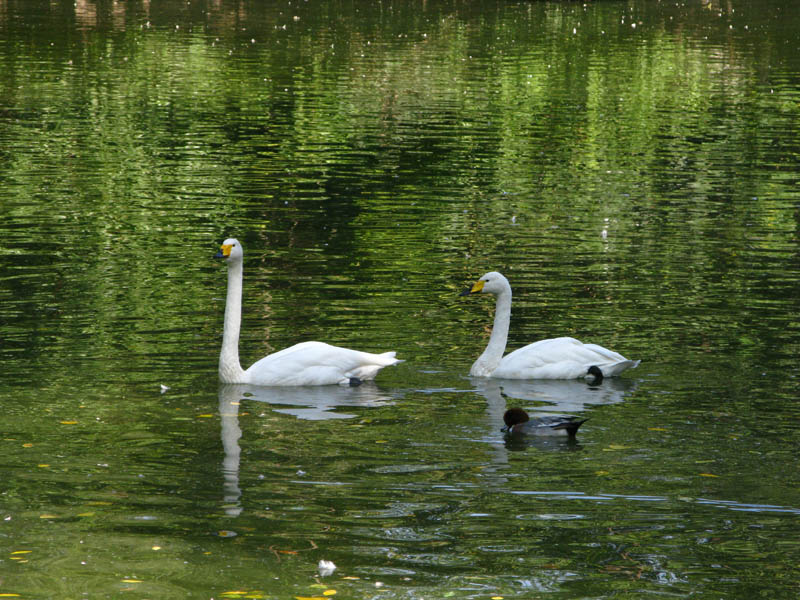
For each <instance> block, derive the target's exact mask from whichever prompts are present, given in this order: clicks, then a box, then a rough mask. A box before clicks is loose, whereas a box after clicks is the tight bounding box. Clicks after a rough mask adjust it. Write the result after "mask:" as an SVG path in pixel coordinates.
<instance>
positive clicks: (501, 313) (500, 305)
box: [470, 287, 511, 377]
mask: <svg viewBox="0 0 800 600" xmlns="http://www.w3.org/2000/svg"><path fill="white" fill-rule="evenodd" d="M510 322H511V287H508V288H507V289H504V290H503V291H502V292H500V293H499V294H498V295H497V304H496V306H495V309H494V325H492V335H491V336H490V337H489V343H488V344H487V346H486V350H484V351H483V354H481V355H480V356H479V357H478V360H476V361H475V364H473V365H472V369H470V374H471V375H477V376H479V377H487V376H489V375H491V374H492V372H493V371H494V370H495V369H496V368H497V367H498V366H499V365H500V361H501V360H502V358H503V352H505V350H506V342H507V341H508V327H509V323H510Z"/></svg>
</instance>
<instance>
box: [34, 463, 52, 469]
mask: <svg viewBox="0 0 800 600" xmlns="http://www.w3.org/2000/svg"><path fill="white" fill-rule="evenodd" d="M36 466H37V467H39V468H40V469H46V468H47V467H49V466H50V465H48V464H47V463H41V464H38V465H36Z"/></svg>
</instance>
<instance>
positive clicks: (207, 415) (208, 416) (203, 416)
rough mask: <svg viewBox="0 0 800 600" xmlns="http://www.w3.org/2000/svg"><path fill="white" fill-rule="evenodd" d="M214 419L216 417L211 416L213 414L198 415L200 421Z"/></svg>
mask: <svg viewBox="0 0 800 600" xmlns="http://www.w3.org/2000/svg"><path fill="white" fill-rule="evenodd" d="M213 417H214V415H211V414H205V415H197V418H198V419H212V418H213Z"/></svg>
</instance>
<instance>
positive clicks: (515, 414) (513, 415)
mask: <svg viewBox="0 0 800 600" xmlns="http://www.w3.org/2000/svg"><path fill="white" fill-rule="evenodd" d="M530 420H531V418H530V417H529V416H528V413H526V412H525V411H524V410H522V409H521V408H509V409H508V410H507V411H506V412H505V414H503V422H504V423H505V424H506V426H505V427H503V428H502V429H501V430H500V431H507V432H511V431H513V430H514V425H519V424H520V423H527V422H528V421H530Z"/></svg>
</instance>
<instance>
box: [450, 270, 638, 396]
mask: <svg viewBox="0 0 800 600" xmlns="http://www.w3.org/2000/svg"><path fill="white" fill-rule="evenodd" d="M476 293H489V294H493V295H494V296H495V297H496V298H497V305H496V307H495V316H494V325H493V326H492V334H491V336H490V337H489V344H488V345H487V346H486V350H484V351H483V354H481V355H480V357H478V360H476V361H475V363H474V364H473V365H472V368H471V369H470V375H473V376H475V377H498V378H503V379H575V378H578V377H586V376H587V375H589V376H591V373H590V371H589V370H590V369H591V368H592V367H597V369H599V370H600V373H601V377H600V378H599V380H600V381H602V378H603V377H613V376H616V375H619V374H620V373H622V372H623V371H625V370H626V369H630V368H634V367H636V366H637V365H638V364H639V361H638V360H628V359H626V358H625V357H624V356H622V355H621V354H619V353H618V352H614V351H613V350H609V349H608V348H604V347H603V346H598V345H597V344H584V343H583V342H581V341H579V340H576V339H575V338H571V337H558V338H551V339H545V340H539V341H538V342H534V343H532V344H528V345H527V346H524V347H522V348H519V349H517V350H514V351H513V352H511V353H509V354H507V355H505V356H503V352H505V348H506V342H507V341H508V330H509V325H510V322H511V285H510V284H509V283H508V279H506V278H505V277H504V276H503V275H501V274H500V273H497V272H496V271H492V272H490V273H486V274H485V275H484V276H483V277H481V278H480V279H479V280H478V281H477V282H476V283H475V284H473V285H472V287H470V288H468V289H467V290H465V291H464V292H463V293H462V294H461V295H462V296H466V295H469V294H476Z"/></svg>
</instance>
